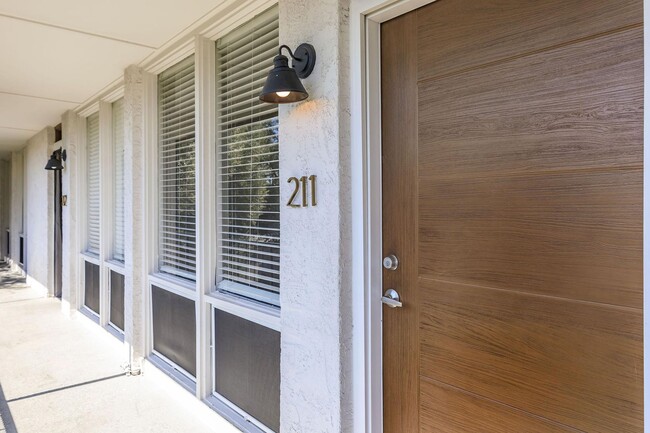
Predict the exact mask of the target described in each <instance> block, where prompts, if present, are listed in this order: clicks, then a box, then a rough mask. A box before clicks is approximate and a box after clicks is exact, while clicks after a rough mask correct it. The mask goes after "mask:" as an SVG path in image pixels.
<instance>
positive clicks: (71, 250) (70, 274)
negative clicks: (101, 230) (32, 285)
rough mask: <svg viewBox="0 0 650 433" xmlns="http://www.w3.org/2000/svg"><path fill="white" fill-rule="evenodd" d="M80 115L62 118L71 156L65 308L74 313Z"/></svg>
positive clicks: (64, 182) (64, 188)
mask: <svg viewBox="0 0 650 433" xmlns="http://www.w3.org/2000/svg"><path fill="white" fill-rule="evenodd" d="M80 120H81V119H80V118H79V116H78V115H77V114H76V113H74V112H73V111H66V112H65V113H64V114H63V116H62V118H61V135H62V140H63V146H62V147H63V149H65V151H66V155H67V159H66V161H65V169H64V170H63V174H62V177H61V193H62V194H63V195H64V196H67V197H68V198H67V203H66V205H65V206H63V207H62V208H61V216H62V219H63V260H62V273H61V275H62V295H61V298H62V308H63V312H64V313H66V314H68V315H71V314H73V313H74V312H75V311H76V310H77V309H78V308H79V307H80V298H79V291H78V287H79V230H80V227H79V221H78V215H79V198H80V197H79V185H78V184H79V169H80V165H79V161H78V151H79V146H80V140H81V137H80V131H79V128H80V126H79V125H80Z"/></svg>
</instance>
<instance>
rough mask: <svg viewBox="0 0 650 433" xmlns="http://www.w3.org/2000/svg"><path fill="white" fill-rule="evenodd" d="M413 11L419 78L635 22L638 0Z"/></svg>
mask: <svg viewBox="0 0 650 433" xmlns="http://www.w3.org/2000/svg"><path fill="white" fill-rule="evenodd" d="M437 3H438V4H435V5H433V4H432V5H430V6H427V7H423V8H421V9H420V10H418V13H417V15H418V23H417V25H418V53H419V56H418V57H419V61H418V78H419V79H424V78H429V77H433V76H438V75H443V74H450V73H453V72H456V71H459V70H463V69H468V68H472V67H477V66H480V65H485V64H487V63H491V62H497V61H500V60H504V59H508V58H513V57H518V56H522V55H524V54H529V53H534V52H536V51H539V50H543V49H546V48H549V47H554V46H559V45H562V44H566V43H569V42H572V41H577V40H580V39H584V38H589V37H593V36H594V35H598V34H603V33H607V32H610V31H612V30H617V29H621V28H623V27H627V26H631V25H635V24H639V23H641V22H642V18H643V2H642V1H639V0H544V1H521V0H490V1H484V0H483V1H477V0H438V1H437Z"/></svg>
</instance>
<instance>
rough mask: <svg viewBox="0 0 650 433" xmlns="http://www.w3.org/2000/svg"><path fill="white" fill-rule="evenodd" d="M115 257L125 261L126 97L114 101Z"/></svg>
mask: <svg viewBox="0 0 650 433" xmlns="http://www.w3.org/2000/svg"><path fill="white" fill-rule="evenodd" d="M113 170H114V172H113V182H114V183H113V188H114V191H113V197H114V203H113V259H115V260H118V261H121V262H123V261H124V99H119V100H117V101H115V102H113Z"/></svg>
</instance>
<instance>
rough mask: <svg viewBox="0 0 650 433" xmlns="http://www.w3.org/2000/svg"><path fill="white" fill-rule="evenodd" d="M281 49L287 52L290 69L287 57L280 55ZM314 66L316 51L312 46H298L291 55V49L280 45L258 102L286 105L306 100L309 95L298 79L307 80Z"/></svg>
mask: <svg viewBox="0 0 650 433" xmlns="http://www.w3.org/2000/svg"><path fill="white" fill-rule="evenodd" d="M283 48H286V49H287V51H289V55H290V56H291V58H292V59H293V61H292V67H291V68H290V67H289V59H288V58H287V56H283V55H282V49H283ZM315 64H316V50H315V49H314V47H313V46H311V45H309V44H300V45H299V46H298V48H296V51H295V53H293V52H292V51H291V48H289V47H288V46H286V45H282V46H281V47H280V49H279V50H278V55H277V56H275V58H274V59H273V69H271V72H269V75H268V77H266V83H264V88H263V89H262V93H261V94H260V100H261V101H263V102H268V103H270V104H288V103H292V102H298V101H302V100H304V99H307V98H308V97H309V94H308V93H307V91H306V90H305V88H304V87H303V85H302V83H301V82H300V79H301V78H307V77H308V76H309V74H311V71H313V70H314V65H315Z"/></svg>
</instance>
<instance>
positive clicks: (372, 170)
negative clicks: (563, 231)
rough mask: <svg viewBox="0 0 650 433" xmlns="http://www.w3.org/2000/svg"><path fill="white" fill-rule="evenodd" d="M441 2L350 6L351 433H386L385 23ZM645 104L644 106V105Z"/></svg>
mask: <svg viewBox="0 0 650 433" xmlns="http://www.w3.org/2000/svg"><path fill="white" fill-rule="evenodd" d="M435 1H436V0H351V4H350V33H349V43H350V57H349V66H350V91H351V92H350V108H351V111H350V114H351V118H350V133H351V155H350V156H351V168H352V173H351V175H352V178H351V180H352V182H351V187H352V191H351V193H352V234H353V254H352V257H353V263H352V272H353V273H352V277H353V286H354V287H357V286H362V287H363V291H361V290H353V295H352V296H353V299H352V303H353V311H354V313H355V314H354V318H353V323H354V334H353V340H354V343H355V344H354V345H353V347H354V349H353V354H352V358H353V370H354V374H353V378H354V383H353V390H354V392H353V393H354V397H353V402H354V404H353V410H354V413H355V419H354V431H363V432H366V433H383V409H382V408H383V393H382V327H381V316H382V304H381V301H380V298H381V296H382V267H381V259H382V257H381V252H382V249H381V245H382V236H381V233H382V201H381V192H382V191H381V189H382V187H381V185H382V174H381V56H380V52H381V51H380V50H381V46H380V40H381V35H380V27H381V24H382V23H384V22H386V21H389V20H391V19H393V18H396V17H398V16H400V15H404V14H406V13H408V12H411V11H413V10H415V9H418V8H420V7H422V6H425V5H427V4H431V3H433V2H435ZM643 11H644V12H643V13H644V23H649V24H648V25H646V24H644V29H643V30H644V101H646V100H650V0H643ZM644 105H645V104H644ZM643 141H644V150H643V155H644V158H643V159H644V170H643V178H644V180H643V275H644V279H643V281H644V282H643V293H644V302H643V316H644V326H643V330H644V341H643V356H644V360H643V362H644V368H643V370H644V424H645V430H646V431H650V415H649V414H650V316H648V315H647V314H646V312H650V278H647V277H646V275H650V170H646V169H645V167H650V147H649V146H646V145H645V143H650V110H645V111H644V140H643Z"/></svg>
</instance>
